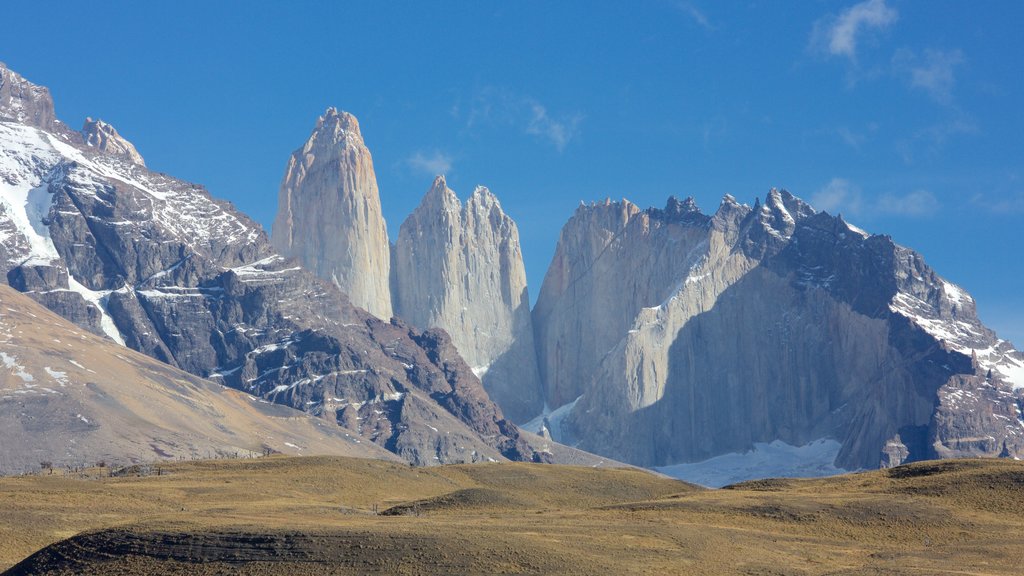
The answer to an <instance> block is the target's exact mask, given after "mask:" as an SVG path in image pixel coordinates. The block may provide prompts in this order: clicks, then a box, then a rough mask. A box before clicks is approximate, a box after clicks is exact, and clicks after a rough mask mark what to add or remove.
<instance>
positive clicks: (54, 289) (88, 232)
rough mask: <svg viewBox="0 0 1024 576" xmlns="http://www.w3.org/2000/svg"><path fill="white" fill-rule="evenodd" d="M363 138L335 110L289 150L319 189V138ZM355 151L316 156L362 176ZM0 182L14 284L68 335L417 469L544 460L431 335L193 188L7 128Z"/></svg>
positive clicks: (74, 145) (0, 133)
mask: <svg viewBox="0 0 1024 576" xmlns="http://www.w3.org/2000/svg"><path fill="white" fill-rule="evenodd" d="M30 92H32V93H42V92H41V91H39V90H35V91H30ZM346 135H347V136H346ZM357 135H358V130H357V128H356V126H355V124H354V119H352V118H351V117H346V116H344V115H338V114H336V113H329V114H328V117H325V118H324V119H323V120H322V122H321V123H320V126H319V128H318V131H317V133H316V134H315V135H314V138H313V139H312V141H311V143H310V145H309V148H308V150H307V151H308V152H309V155H308V156H307V155H303V154H299V155H297V157H296V160H295V162H296V164H294V168H295V172H294V174H295V175H296V177H297V178H298V180H297V181H298V182H306V183H311V182H314V181H321V182H322V180H321V179H330V178H331V177H330V176H328V175H326V174H325V173H322V172H318V171H319V170H320V169H321V168H323V169H324V170H326V169H327V166H326V165H327V164H330V162H329V161H327V160H326V157H325V156H324V155H321V152H322V150H321V148H322V146H321V145H320V144H322V143H323V141H324V139H328V140H333V141H334V142H335V143H338V139H341V140H345V139H351V138H355V137H356V136H357ZM321 137H322V138H321ZM353 142H354V141H353ZM350 144H352V145H351V146H348V147H346V145H342V146H340V148H335V147H331V146H326V145H325V146H326V148H328V149H329V150H328V151H330V150H333V152H331V153H333V154H335V160H338V161H340V156H345V157H346V158H348V159H349V160H351V161H352V162H355V163H359V162H364V165H365V166H368V165H369V164H368V162H369V156H368V155H367V156H365V157H360V156H359V154H360V150H364V151H365V148H362V147H361V143H360V145H359V146H356V145H355V144H354V143H351V142H350ZM339 149H340V150H341V152H338V150H339ZM328 156H329V154H328ZM358 158H363V159H362V160H359V159H358ZM305 160H309V162H310V163H309V164H303V162H305ZM335 168H337V166H335ZM317 174H320V175H319V176H318V175H317ZM338 174H339V172H338V171H337V170H335V176H334V178H335V179H336V180H337V179H338V178H343V177H342V176H339V175H338ZM347 174H348V176H346V178H347V177H353V174H352V173H347ZM369 176H370V177H371V180H372V171H371V172H370V173H369ZM0 178H3V181H4V186H2V187H0V208H2V217H0V229H3V230H6V231H10V233H9V234H7V235H6V236H4V237H3V238H2V239H0V256H3V260H2V264H3V272H5V273H6V278H7V280H8V282H9V283H10V284H11V285H13V286H17V287H18V288H21V289H24V290H26V292H27V294H28V295H29V296H31V297H32V298H33V299H35V300H37V301H39V302H41V303H43V304H44V305H46V306H48V307H50V308H51V309H52V310H54V311H55V312H57V313H58V314H60V315H62V316H64V317H65V318H68V319H70V320H72V321H74V322H77V323H79V325H80V326H83V327H85V328H89V329H92V330H95V331H96V332H99V333H102V334H103V335H105V336H107V337H108V338H109V339H111V340H113V341H114V342H117V343H122V344H124V345H125V346H127V347H129V348H132V349H134V350H137V351H140V352H143V353H145V354H146V355H148V356H150V357H153V358H155V359H157V360H160V361H162V362H165V363H167V364H169V365H170V366H173V367H177V368H180V369H182V370H185V371H186V372H189V373H191V374H193V375H196V376H200V377H204V378H209V379H212V380H214V381H216V382H220V383H223V384H226V385H228V386H231V387H233V388H236V389H238V390H241V391H243V392H245V393H246V394H248V395H250V396H251V397H252V398H256V399H258V400H260V401H266V402H275V403H279V404H283V405H286V406H290V407H292V408H297V409H300V410H303V411H305V412H307V413H309V414H312V415H314V416H318V417H320V418H321V419H322V420H323V421H325V422H326V423H329V424H330V425H332V426H335V427H337V429H338V430H339V431H340V433H341V434H349V435H351V436H352V437H355V438H357V439H360V441H363V442H371V443H373V444H376V445H377V446H378V447H380V448H384V449H386V450H388V451H389V452H391V453H393V454H397V455H400V456H401V457H403V458H404V459H406V460H407V461H409V462H413V463H416V464H439V463H449V462H474V461H488V460H501V459H505V458H510V459H516V460H540V461H544V460H547V459H549V455H548V454H547V453H542V452H540V451H539V450H537V449H535V448H534V447H533V444H532V443H536V444H537V445H538V447H541V446H543V443H542V442H540V441H539V439H537V440H534V439H533V438H530V437H528V436H525V435H522V434H520V432H519V430H518V429H517V428H516V427H515V426H514V425H513V424H512V423H511V422H510V421H509V420H507V419H506V418H505V417H504V415H503V413H502V412H501V410H500V409H499V408H498V407H497V406H496V405H495V404H494V403H493V402H491V401H490V400H489V398H488V397H487V394H486V393H485V392H484V389H483V387H482V385H481V384H480V381H479V379H478V378H477V377H476V376H475V375H474V374H473V372H472V371H471V370H470V368H469V366H467V365H466V364H465V362H463V361H462V360H461V359H460V358H459V356H458V353H457V352H456V351H455V348H454V346H452V345H451V343H450V342H449V341H448V340H447V337H446V336H445V335H444V334H443V333H435V332H431V331H426V332H423V331H420V330H416V329H413V328H411V327H408V326H406V325H404V324H401V323H399V322H397V321H396V323H393V324H392V323H387V322H383V321H381V320H379V319H377V318H375V317H374V316H373V315H371V314H369V313H367V312H366V311H364V310H362V309H360V308H359V307H357V306H355V305H353V303H352V302H351V301H350V300H349V298H348V297H347V296H346V294H345V293H343V292H342V291H340V290H339V289H338V287H337V286H336V285H335V284H334V283H330V282H325V281H323V280H320V279H318V278H316V277H315V276H314V275H313V274H311V273H310V272H308V271H306V270H305V269H304V268H302V267H301V266H300V265H299V264H298V262H296V261H294V260H292V259H288V258H285V257H283V256H281V255H278V254H276V253H275V251H274V250H273V249H272V247H271V246H270V241H269V240H268V238H267V237H266V235H265V234H264V233H263V231H262V230H261V229H260V228H259V226H258V225H256V224H255V223H254V222H253V221H251V220H250V219H249V218H247V217H246V216H244V215H243V214H241V213H239V212H238V211H236V210H235V209H234V207H233V206H231V205H230V204H229V203H226V202H222V201H219V200H216V199H214V198H213V197H211V196H210V194H209V193H208V192H207V191H206V190H204V189H203V188H202V187H201V186H197V185H195V184H191V183H188V182H183V181H181V180H177V179H175V178H172V177H170V176H167V175H163V174H158V173H155V172H151V171H149V170H147V169H146V168H145V166H143V165H141V164H138V163H134V162H131V161H129V160H127V159H126V158H123V157H120V156H119V155H112V154H109V153H105V152H104V151H101V150H98V149H97V148H95V147H92V146H89V145H86V144H85V143H84V142H80V141H78V142H76V141H74V140H67V139H65V138H64V137H63V136H62V135H55V134H51V133H49V132H47V131H45V130H41V129H39V128H37V127H35V126H29V125H26V124H22V123H18V122H9V121H4V120H0ZM345 186H347V187H346V188H345V190H347V191H357V190H360V189H363V188H360V187H358V186H355V185H354V184H353V183H352V182H351V181H349V184H346V185H345ZM348 198H349V199H352V200H354V198H355V197H354V196H352V195H349V196H348ZM374 198H376V195H375V189H374ZM363 205H364V206H365V203H364V204H363ZM314 211H315V210H314ZM378 213H379V211H378ZM380 236H381V237H382V238H383V237H384V236H383V224H381V230H380ZM385 246H386V241H385ZM383 254H384V257H386V254H387V252H386V249H385V251H384V252H383ZM383 282H384V285H385V286H386V285H387V268H386V267H385V268H384V274H383Z"/></svg>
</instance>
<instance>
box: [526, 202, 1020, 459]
mask: <svg viewBox="0 0 1024 576" xmlns="http://www.w3.org/2000/svg"><path fill="white" fill-rule="evenodd" d="M533 321H534V327H535V332H536V343H537V350H538V358H539V365H540V370H541V376H542V380H543V382H544V385H545V398H546V401H547V403H548V405H549V406H551V407H552V408H554V407H557V406H564V405H567V404H569V403H573V402H574V404H571V410H569V412H568V414H560V415H559V416H560V417H559V420H558V425H557V426H553V427H552V430H551V433H552V435H553V436H554V438H555V439H556V440H558V439H561V440H563V441H570V442H574V443H578V445H579V446H580V447H581V448H584V449H587V450H592V451H595V452H599V453H602V454H605V455H608V456H610V457H614V458H620V459H623V460H627V461H629V462H632V463H636V464H642V465H652V466H664V465H670V464H676V463H683V462H695V461H701V460H705V459H708V458H711V457H714V456H718V455H722V454H727V453H734V452H744V451H746V450H748V449H750V448H751V447H753V446H754V444H755V443H768V442H773V441H775V440H781V441H783V442H785V443H787V444H789V445H793V446H800V445H805V444H808V443H810V442H813V441H816V440H819V439H822V438H832V439H835V440H838V441H839V442H840V444H841V448H840V449H839V452H838V455H837V456H836V460H835V465H836V466H838V467H840V468H843V469H859V468H874V467H877V466H879V464H880V463H881V462H883V461H885V462H895V461H896V460H899V461H903V460H908V459H909V460H918V459H923V458H930V457H935V456H944V455H982V454H984V455H991V456H996V455H999V453H1000V452H1002V453H1006V454H1018V453H1019V452H1020V451H1021V449H1022V447H1024V444H1022V441H1021V434H1020V432H1021V431H1024V422H1022V421H1021V417H1020V411H1019V410H1017V409H1015V408H1014V407H1015V406H1017V407H1019V405H1020V404H1021V403H1024V401H1022V400H1021V398H1022V397H1024V394H1022V392H1024V379H1022V378H1021V372H1020V371H1019V367H1020V366H1024V358H1022V356H1021V354H1020V353H1019V352H1016V351H1015V350H1014V349H1013V347H1012V346H1011V345H1010V344H1009V343H1007V342H1005V341H1002V340H999V339H998V338H997V337H996V336H995V334H994V333H992V332H991V331H990V330H988V329H987V328H985V327H984V326H983V325H981V323H980V322H979V321H978V319H977V316H976V313H975V308H974V302H973V300H972V299H971V297H970V296H969V295H967V294H966V293H965V292H963V291H962V290H961V289H959V288H958V287H956V286H954V285H953V284H951V283H949V282H946V281H945V280H943V279H942V278H940V277H939V276H938V275H937V274H935V272H934V271H932V270H931V268H929V267H928V266H927V265H926V264H925V263H924V261H923V259H922V258H921V256H920V255H918V254H916V253H915V252H913V251H911V250H908V249H906V248H903V247H901V246H898V245H896V244H895V243H893V242H892V240H891V239H890V238H888V237H886V236H880V235H871V234H868V233H866V232H864V231H862V230H860V229H858V228H857V227H855V226H853V225H850V224H848V223H847V222H845V221H844V220H843V219H842V217H833V216H830V215H828V214H826V213H821V212H816V211H815V210H813V209H812V208H811V207H810V206H808V205H807V204H805V203H803V202H802V201H800V200H799V199H798V198H796V197H794V196H792V195H791V194H789V193H787V192H785V191H778V190H772V191H771V192H770V193H769V194H768V195H767V197H766V198H765V200H764V203H763V204H762V203H761V201H760V200H759V201H758V202H757V203H755V205H754V206H753V207H749V206H745V205H741V204H739V203H737V202H736V201H735V200H734V199H733V198H732V197H729V196H727V197H726V198H725V199H723V201H722V203H721V205H720V207H719V208H718V210H717V211H716V212H715V214H714V215H711V216H706V215H704V214H701V213H700V211H699V210H697V209H696V206H695V205H694V204H693V202H692V201H691V200H687V201H683V202H680V201H677V200H675V199H670V200H669V203H668V205H667V206H666V208H665V209H663V210H658V209H648V210H641V209H639V208H638V207H636V206H635V205H633V204H631V203H629V202H628V201H622V202H610V201H606V202H604V203H600V204H594V205H589V206H581V207H580V208H579V210H577V212H576V214H575V215H574V216H573V218H572V219H571V220H570V221H569V222H568V223H567V224H566V226H565V227H564V228H563V231H562V236H561V238H560V241H559V245H558V248H557V250H556V253H555V257H554V259H553V261H552V264H551V267H550V268H549V270H548V273H547V276H546V278H545V281H544V285H543V286H542V288H541V292H540V297H539V299H538V302H537V305H536V307H535V308H534V310H533ZM972 356H973V357H974V358H973V360H972ZM989 371H991V374H988V372H989ZM985 375H989V376H990V377H989V378H988V379H987V380H986V379H985V378H984V377H982V376H985ZM989 396H991V397H992V398H994V399H996V400H998V401H999V404H1000V406H1001V408H1000V409H999V410H998V411H997V413H998V415H996V416H991V415H985V413H986V412H991V411H982V412H983V414H981V415H979V416H977V417H974V416H968V414H967V413H971V411H970V410H967V408H963V409H961V407H965V406H968V405H970V406H973V405H975V404H978V403H979V402H981V400H980V398H982V397H985V398H988V397H989ZM990 403H991V402H990ZM1015 410H1016V411H1015ZM965 411H966V413H965ZM1004 419H1005V421H1003V420H1004ZM977 436H984V437H986V438H990V440H988V441H986V442H977V441H973V440H971V439H973V438H976V437H977ZM895 448H899V449H898V450H896V449H895Z"/></svg>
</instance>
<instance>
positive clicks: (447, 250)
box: [394, 177, 543, 421]
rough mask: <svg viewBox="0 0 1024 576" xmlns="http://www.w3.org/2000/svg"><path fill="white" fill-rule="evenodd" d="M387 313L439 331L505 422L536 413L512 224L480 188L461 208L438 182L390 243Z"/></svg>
mask: <svg viewBox="0 0 1024 576" xmlns="http://www.w3.org/2000/svg"><path fill="white" fill-rule="evenodd" d="M394 296H395V311H396V313H397V314H398V315H399V316H401V317H402V318H404V319H406V320H408V321H409V322H411V323H412V324H414V325H415V326H417V327H420V328H423V329H426V328H432V327H439V328H443V329H444V330H446V331H447V332H448V333H449V334H450V335H451V338H452V342H453V343H454V344H455V346H456V348H458V350H459V353H460V354H461V355H462V357H463V358H465V359H466V361H467V362H468V363H469V364H470V366H472V367H473V371H474V372H475V373H476V374H477V375H478V376H479V377H480V378H481V380H482V381H483V384H484V387H485V388H486V389H487V392H488V393H489V394H490V396H491V398H493V399H494V400H495V401H496V402H497V403H498V404H499V405H500V406H501V407H502V409H503V410H504V411H505V412H506V413H507V414H508V415H509V417H511V418H512V419H513V420H517V421H524V420H527V419H529V418H531V417H533V416H534V415H536V414H537V413H539V412H540V411H541V409H542V407H543V401H542V399H541V387H540V378H539V375H538V372H537V364H536V357H535V352H534V346H533V327H532V324H531V320H530V309H529V302H530V300H529V295H528V293H527V289H526V271H525V268H524V267H523V256H522V251H521V249H520V247H519V232H518V229H517V228H516V225H515V222H513V221H512V219H511V218H509V217H508V215H506V214H505V212H504V211H503V210H502V208H501V204H500V203H499V202H498V199H497V197H496V196H494V194H492V193H491V192H490V191H489V190H487V189H486V188H483V187H478V188H477V189H476V190H474V191H473V194H472V195H471V196H470V197H469V199H468V200H467V201H466V203H465V204H462V203H461V202H460V201H459V199H458V197H457V196H456V195H455V193H454V192H453V191H452V190H451V189H450V188H448V186H447V185H446V183H445V180H444V177H438V178H437V179H436V180H435V181H434V184H433V185H432V186H431V188H430V190H429V191H428V192H427V194H426V196H424V198H423V201H422V202H421V203H420V205H419V207H417V208H416V210H415V211H414V212H413V213H412V214H411V215H410V216H409V217H408V219H406V221H405V222H404V223H403V224H402V227H401V229H400V231H399V234H398V242H397V243H396V245H395V292H394Z"/></svg>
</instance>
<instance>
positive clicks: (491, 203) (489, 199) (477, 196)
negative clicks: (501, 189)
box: [468, 186, 502, 211]
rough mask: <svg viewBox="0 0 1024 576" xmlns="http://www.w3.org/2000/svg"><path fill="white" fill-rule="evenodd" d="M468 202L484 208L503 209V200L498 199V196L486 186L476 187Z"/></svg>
mask: <svg viewBox="0 0 1024 576" xmlns="http://www.w3.org/2000/svg"><path fill="white" fill-rule="evenodd" d="M468 204H473V205H476V206H480V207H483V208H497V209H498V211H502V209H501V202H500V201H498V197H497V196H496V195H495V194H494V192H491V191H490V190H489V189H488V188H487V187H486V186H477V187H476V188H474V189H473V193H472V194H471V195H470V196H469V201H468Z"/></svg>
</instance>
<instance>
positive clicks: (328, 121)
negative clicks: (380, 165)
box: [273, 108, 392, 320]
mask: <svg viewBox="0 0 1024 576" xmlns="http://www.w3.org/2000/svg"><path fill="white" fill-rule="evenodd" d="M273 244H274V248H275V249H276V250H277V251H278V252H280V253H281V254H283V255H285V256H294V257H296V258H298V259H299V261H300V262H301V263H302V265H303V266H304V267H305V268H307V269H308V270H310V271H312V272H313V273H315V274H316V275H317V276H319V277H320V278H323V279H325V280H328V281H330V282H333V283H334V285H335V286H337V287H338V288H339V289H340V290H341V291H342V292H344V293H345V294H348V296H349V298H351V300H352V303H353V304H355V305H356V306H359V307H361V308H363V309H365V310H368V311H369V312H370V313H372V314H373V315H375V316H377V317H378V318H383V319H385V320H386V319H388V318H390V317H391V313H392V311H391V291H390V281H389V276H390V267H391V257H390V255H389V243H388V234H387V228H386V226H385V224H384V217H383V215H382V213H381V207H380V195H379V193H378V191H377V177H376V175H375V174H374V171H373V159H372V158H371V157H370V151H369V150H368V149H367V148H366V145H365V144H364V143H363V136H362V134H361V133H360V131H359V122H358V121H357V120H356V118H355V116H352V115H351V114H349V113H347V112H338V111H337V110H335V109H334V108H328V109H327V112H325V113H324V115H323V116H321V117H320V118H319V119H318V120H317V123H316V128H315V129H314V130H313V133H312V135H310V137H309V140H308V141H306V143H305V144H304V145H303V146H302V147H301V148H299V149H298V150H296V151H295V152H294V153H293V154H292V156H291V159H289V161H288V168H287V170H286V171H285V175H284V180H283V181H282V182H281V191H280V193H279V195H278V213H277V217H276V219H275V220H274V227H273Z"/></svg>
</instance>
